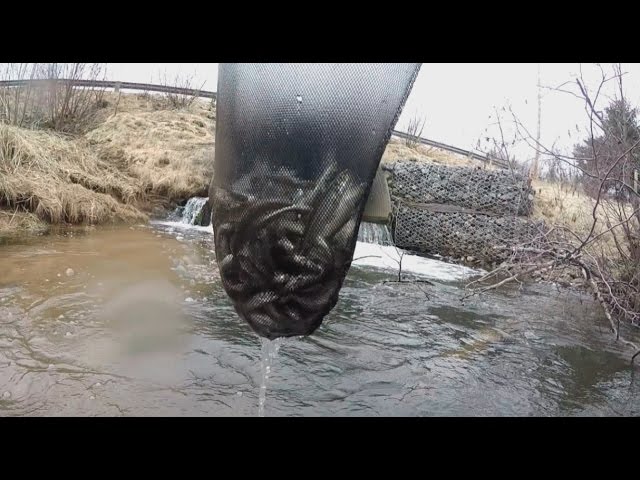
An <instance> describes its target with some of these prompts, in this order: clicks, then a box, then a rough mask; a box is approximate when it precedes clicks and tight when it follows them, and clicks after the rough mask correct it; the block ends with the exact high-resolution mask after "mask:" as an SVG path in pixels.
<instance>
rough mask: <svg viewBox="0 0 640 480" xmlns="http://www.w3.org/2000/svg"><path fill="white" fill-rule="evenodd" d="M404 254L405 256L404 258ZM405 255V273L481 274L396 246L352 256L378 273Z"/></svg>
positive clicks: (437, 276) (359, 248)
mask: <svg viewBox="0 0 640 480" xmlns="http://www.w3.org/2000/svg"><path fill="white" fill-rule="evenodd" d="M152 223H154V224H156V225H164V226H167V227H172V228H174V229H176V230H178V229H179V230H197V231H200V232H204V233H210V234H212V233H213V226H212V225H209V226H208V227H199V226H196V225H188V224H186V223H182V222H171V221H156V222H152ZM403 253H404V255H402V254H403ZM401 255H402V271H403V272H406V273H411V274H414V275H419V276H421V277H425V278H429V279H432V280H441V281H445V282H446V281H456V280H465V279H468V278H469V277H471V276H474V275H479V274H482V273H483V271H482V270H476V269H472V268H468V267H465V266H463V265H454V264H451V263H446V262H443V261H440V260H435V259H431V258H425V257H421V256H418V255H412V254H410V253H407V252H405V251H403V250H402V249H400V248H396V247H393V246H385V245H377V244H374V243H364V242H357V243H356V249H355V252H354V254H353V262H352V263H351V265H352V266H355V267H360V268H363V267H364V268H366V267H370V268H374V269H377V270H385V271H393V272H394V273H395V272H398V267H399V264H398V262H399V261H400V256H401Z"/></svg>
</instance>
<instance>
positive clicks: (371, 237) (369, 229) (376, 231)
mask: <svg viewBox="0 0 640 480" xmlns="http://www.w3.org/2000/svg"><path fill="white" fill-rule="evenodd" d="M358 241H359V242H363V243H375V244H377V245H393V240H392V238H391V232H390V231H389V227H388V226H387V225H386V224H382V223H371V222H362V223H361V224H360V230H359V231H358Z"/></svg>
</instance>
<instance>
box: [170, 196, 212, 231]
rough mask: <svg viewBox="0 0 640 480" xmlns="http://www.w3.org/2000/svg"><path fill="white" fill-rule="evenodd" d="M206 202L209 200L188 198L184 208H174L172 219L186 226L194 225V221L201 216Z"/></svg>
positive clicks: (206, 198)
mask: <svg viewBox="0 0 640 480" xmlns="http://www.w3.org/2000/svg"><path fill="white" fill-rule="evenodd" d="M207 200H209V199H208V197H192V198H190V199H189V200H188V201H187V203H186V205H185V206H184V207H178V208H176V211H175V212H174V213H173V218H174V219H176V220H178V221H180V222H182V223H184V224H186V225H196V220H199V219H198V216H199V215H200V214H201V212H202V209H203V208H204V205H205V203H207ZM198 224H199V223H198Z"/></svg>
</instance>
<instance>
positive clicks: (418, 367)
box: [0, 225, 640, 416]
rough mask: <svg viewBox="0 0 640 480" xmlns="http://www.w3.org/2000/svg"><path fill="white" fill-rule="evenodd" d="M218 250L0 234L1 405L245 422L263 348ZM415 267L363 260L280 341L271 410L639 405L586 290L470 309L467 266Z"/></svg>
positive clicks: (525, 410) (189, 236) (202, 242)
mask: <svg viewBox="0 0 640 480" xmlns="http://www.w3.org/2000/svg"><path fill="white" fill-rule="evenodd" d="M212 247H213V245H212V235H211V233H210V232H208V231H207V230H206V229H203V228H200V229H198V228H193V229H188V228H178V227H176V226H171V225H152V226H138V227H134V228H129V227H120V228H113V229H92V230H90V231H75V232H73V233H67V234H65V235H51V236H45V237H40V238H38V239H35V240H29V241H25V242H22V243H14V244H10V245H3V246H0V266H1V270H0V415H2V416H7V415H82V416H88V415H248V416H255V415H256V412H257V411H258V396H259V393H260V385H261V382H262V372H261V361H260V360H261V342H260V340H259V339H258V338H257V337H256V336H255V335H254V334H253V333H252V332H251V330H250V329H249V327H248V326H247V325H245V324H244V323H243V322H242V321H240V320H239V319H238V317H237V316H236V315H235V313H234V310H233V307H232V305H231V303H230V301H229V300H228V298H227V297H226V295H225V294H224V291H223V290H222V287H221V284H220V281H219V277H218V273H217V268H216V266H215V261H214V256H213V249H212ZM359 248H360V251H362V252H370V251H371V249H372V247H371V246H363V245H360V246H359ZM409 262H413V263H408V264H409V265H415V269H417V270H416V271H419V268H423V269H426V270H425V271H424V272H423V273H424V275H425V276H426V277H427V278H429V279H430V280H431V281H432V282H434V285H433V286H428V287H427V286H420V287H419V288H418V286H415V285H409V284H393V283H387V284H384V283H383V282H384V280H390V279H392V278H393V276H394V274H393V272H392V271H390V270H385V268H387V267H388V265H385V264H383V263H384V262H383V263H376V261H374V260H371V259H369V260H366V261H364V260H363V261H360V262H359V264H358V265H354V266H353V267H352V269H351V271H350V273H349V276H348V277H347V280H346V282H345V286H344V288H343V290H342V292H341V296H340V302H339V303H338V305H337V307H336V308H335V310H334V311H333V312H332V313H331V314H330V315H329V316H328V317H327V319H326V321H325V323H324V324H323V326H322V327H321V328H320V329H319V330H318V332H317V334H316V335H314V336H312V337H310V338H306V339H288V340H286V341H284V342H282V346H281V348H280V351H279V354H278V357H277V359H276V361H275V362H274V364H273V366H272V368H271V371H270V375H269V384H268V394H267V401H266V404H265V414H266V415H267V416H273V415H283V416H284V415H287V416H299V415H309V416H310V415H327V416H329V415H332V416H334V415H393V416H399V415H403V416H406V415H409V416H423V415H638V414H640V396H639V395H638V394H639V393H640V387H639V386H638V380H637V379H634V377H633V375H632V370H631V369H630V368H629V365H628V361H627V360H625V357H624V356H622V355H621V347H619V346H617V345H616V344H614V343H612V338H611V336H610V335H609V334H608V332H607V330H606V323H603V322H602V320H601V319H600V318H599V315H598V311H597V309H596V308H594V307H593V303H591V301H590V300H589V299H584V298H581V297H579V296H577V295H575V294H570V293H567V292H559V291H557V290H555V289H552V288H550V287H542V286H536V287H529V288H527V289H525V290H524V292H523V293H521V294H518V293H517V292H515V291H513V290H511V289H505V290H502V291H500V292H494V293H491V294H490V295H486V296H484V297H482V298H474V299H467V300H466V301H465V302H464V303H462V302H461V301H460V297H461V286H462V283H463V282H464V279H465V278H467V275H468V271H466V270H465V271H462V270H456V269H455V268H449V267H447V266H446V265H443V264H441V263H439V262H436V263H429V262H426V263H425V262H423V263H420V262H419V261H418V260H412V259H409ZM430 262H431V261H430ZM427 270H428V271H427ZM460 272H462V273H460ZM414 273H415V272H414ZM458 273H460V275H459V274H458ZM438 278H440V280H437V279H438Z"/></svg>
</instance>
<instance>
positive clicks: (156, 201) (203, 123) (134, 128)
mask: <svg viewBox="0 0 640 480" xmlns="http://www.w3.org/2000/svg"><path fill="white" fill-rule="evenodd" d="M98 120H99V122H98V126H97V127H96V128H95V129H93V130H91V131H89V132H87V133H86V134H84V135H76V136H65V135H60V134H56V133H54V132H51V131H40V130H28V129H24V128H19V127H15V126H9V125H3V124H0V212H1V213H2V217H1V218H2V220H1V221H0V232H4V233H8V232H10V231H14V230H16V229H17V230H22V231H32V230H34V231H39V229H41V227H42V225H43V224H42V222H47V223H49V224H59V223H67V224H101V223H107V222H137V221H144V220H146V219H147V216H146V215H145V214H144V213H142V212H143V211H150V210H152V209H154V208H156V207H157V206H158V205H161V204H162V205H167V204H170V203H172V202H176V201H181V200H186V199H187V198H189V197H192V196H196V195H205V194H206V191H207V189H208V185H209V181H210V179H211V175H212V170H213V156H214V131H215V130H214V129H215V110H214V109H212V108H211V103H210V101H206V100H196V101H195V102H193V104H191V105H190V106H189V107H188V108H185V109H175V108H173V107H170V106H168V105H165V102H164V101H163V99H162V97H161V96H157V95H153V94H121V95H118V94H115V93H105V96H104V107H103V108H102V109H101V111H100V118H99V119H98ZM8 216H9V217H8ZM7 218H12V220H11V221H9V220H7ZM34 219H36V220H37V221H34ZM30 222H31V223H30ZM30 224H33V225H34V226H35V225H36V224H38V225H39V226H38V227H37V228H35V229H33V228H30V227H29V225H30Z"/></svg>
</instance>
